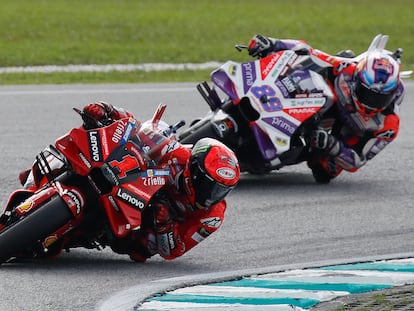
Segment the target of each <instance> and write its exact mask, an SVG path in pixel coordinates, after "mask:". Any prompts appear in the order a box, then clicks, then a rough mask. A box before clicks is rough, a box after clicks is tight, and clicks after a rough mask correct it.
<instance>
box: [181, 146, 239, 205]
mask: <svg viewBox="0 0 414 311" xmlns="http://www.w3.org/2000/svg"><path fill="white" fill-rule="evenodd" d="M189 176H190V180H191V186H192V188H193V189H192V190H193V191H190V192H191V193H188V194H189V197H190V201H191V203H192V204H193V205H194V206H196V207H197V208H205V207H209V206H211V205H213V204H215V203H217V202H220V201H221V200H223V199H224V197H225V196H226V195H227V194H229V192H230V191H231V190H232V189H234V187H235V186H236V185H237V183H238V181H239V178H240V167H239V163H238V161H237V158H236V156H235V154H234V152H233V151H232V150H230V149H229V148H228V147H227V146H225V145H224V144H223V143H221V142H219V141H218V140H216V139H213V138H202V139H200V140H199V141H197V143H195V144H194V146H193V148H192V152H191V156H190V159H189Z"/></svg>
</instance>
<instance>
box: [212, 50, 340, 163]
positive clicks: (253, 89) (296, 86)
mask: <svg viewBox="0 0 414 311" xmlns="http://www.w3.org/2000/svg"><path fill="white" fill-rule="evenodd" d="M301 57H302V58H299V57H298V56H297V55H296V53H295V52H294V51H290V50H286V51H280V52H277V53H273V54H271V55H269V56H267V57H264V58H261V59H259V60H256V61H254V62H246V63H236V62H231V61H229V62H226V63H224V64H223V65H222V66H221V67H220V68H219V69H217V70H215V71H213V72H212V74H211V79H212V81H213V83H214V84H215V85H216V86H217V87H219V88H220V89H221V90H222V91H223V92H224V93H226V94H227V95H228V96H229V97H230V98H231V99H232V100H233V101H235V102H238V101H240V99H241V98H243V97H248V98H249V99H250V102H251V104H252V106H253V107H254V109H256V110H257V111H258V112H259V113H260V118H259V119H258V120H256V121H255V122H251V129H252V132H253V135H254V136H255V139H256V142H257V143H258V146H259V150H260V152H261V154H262V156H263V158H264V159H265V160H269V161H271V160H273V159H275V158H277V157H278V156H280V155H281V154H283V153H284V152H286V151H288V150H289V149H290V144H291V139H292V136H293V135H294V134H295V131H296V130H297V129H298V128H299V127H300V125H301V124H302V123H303V122H305V121H306V120H308V119H309V118H311V117H312V116H314V115H315V114H317V113H318V112H320V113H322V112H325V111H326V110H327V109H328V108H329V107H330V106H331V105H332V99H333V93H332V91H331V90H330V88H329V86H327V84H326V82H324V80H323V78H322V76H321V75H319V74H318V73H316V72H313V71H310V70H306V69H294V68H301V67H300V65H299V63H300V62H303V60H304V58H303V57H304V56H301ZM306 57H307V56H306Z"/></svg>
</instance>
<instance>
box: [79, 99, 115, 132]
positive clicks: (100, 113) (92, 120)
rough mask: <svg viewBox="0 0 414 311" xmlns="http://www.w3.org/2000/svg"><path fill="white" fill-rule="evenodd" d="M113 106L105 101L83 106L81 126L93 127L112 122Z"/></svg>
mask: <svg viewBox="0 0 414 311" xmlns="http://www.w3.org/2000/svg"><path fill="white" fill-rule="evenodd" d="M113 112H114V108H113V106H112V105H110V104H107V103H105V102H96V103H90V104H88V105H86V106H85V107H84V108H83V113H84V115H83V116H82V119H83V121H84V124H83V126H84V127H85V128H86V129H93V128H96V127H100V126H105V125H108V124H110V123H112V119H111V117H112V114H113Z"/></svg>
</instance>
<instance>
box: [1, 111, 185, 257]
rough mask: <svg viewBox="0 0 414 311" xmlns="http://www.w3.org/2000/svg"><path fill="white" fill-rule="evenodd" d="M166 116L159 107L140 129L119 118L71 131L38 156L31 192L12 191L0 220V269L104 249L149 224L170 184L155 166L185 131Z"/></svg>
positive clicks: (163, 171)
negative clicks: (79, 250)
mask: <svg viewBox="0 0 414 311" xmlns="http://www.w3.org/2000/svg"><path fill="white" fill-rule="evenodd" d="M165 109H166V106H165V105H160V106H158V108H157V110H156V111H155V113H154V115H153V117H152V119H151V120H148V121H145V122H143V123H141V122H139V121H138V120H135V119H133V118H124V119H120V120H117V121H115V122H113V123H112V124H109V125H104V124H98V125H100V126H101V127H98V128H96V129H92V130H86V129H84V128H83V127H79V128H74V129H72V130H71V131H70V132H69V133H67V134H66V135H64V136H63V137H61V138H59V139H57V140H56V142H55V144H54V145H50V146H49V147H48V148H46V149H45V150H43V151H42V152H40V153H39V154H38V155H37V156H36V160H35V162H34V164H33V166H32V168H31V172H30V175H29V178H31V180H32V181H33V186H31V187H29V188H27V189H19V190H16V191H14V192H13V193H12V194H11V195H10V197H9V199H8V202H7V204H6V207H5V209H4V211H3V212H2V214H1V216H0V264H1V263H4V262H6V261H9V260H10V259H11V258H17V259H19V258H36V257H45V256H48V257H49V256H57V255H59V254H60V252H61V251H62V250H63V249H66V250H69V249H70V248H75V247H85V248H89V249H91V248H96V249H102V248H104V247H105V246H108V245H111V242H112V241H113V240H114V239H120V238H121V239H122V238H123V237H125V236H126V235H128V234H129V233H130V232H131V231H133V230H139V229H140V227H141V225H142V222H143V221H144V219H150V220H152V219H151V217H145V218H144V217H143V215H144V214H145V213H147V214H149V215H152V214H151V213H150V212H148V211H150V210H151V206H152V205H153V204H154V203H156V201H157V199H158V197H159V193H160V190H161V189H162V188H163V187H164V186H165V185H167V184H168V183H170V182H171V181H170V178H169V177H170V172H169V170H168V169H165V168H163V167H161V166H160V165H158V163H157V161H158V159H159V158H160V157H161V156H163V155H164V154H165V153H167V152H169V151H171V150H174V149H175V148H178V147H179V146H180V144H179V143H178V142H177V141H176V140H175V136H174V133H175V131H176V130H177V129H178V128H179V127H181V126H182V125H184V122H183V121H180V122H178V123H176V124H175V125H171V126H168V125H167V124H166V123H165V122H163V121H161V117H162V115H163V113H164V111H165ZM74 110H75V111H76V112H78V113H79V114H80V115H81V116H82V118H83V119H84V120H85V118H88V116H87V115H86V114H85V113H83V112H82V111H81V110H79V109H76V108H74ZM98 123H99V122H98ZM145 221H148V220H145Z"/></svg>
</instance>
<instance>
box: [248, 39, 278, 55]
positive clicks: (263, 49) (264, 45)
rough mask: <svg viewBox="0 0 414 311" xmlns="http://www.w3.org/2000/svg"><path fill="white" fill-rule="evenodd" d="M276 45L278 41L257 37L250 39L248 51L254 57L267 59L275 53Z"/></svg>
mask: <svg viewBox="0 0 414 311" xmlns="http://www.w3.org/2000/svg"><path fill="white" fill-rule="evenodd" d="M275 44H276V39H273V38H268V37H265V36H262V35H255V36H253V38H252V39H250V42H249V45H248V48H247V50H248V52H249V55H250V56H252V57H256V56H258V57H265V56H267V55H269V54H270V53H271V52H273V48H274V46H275Z"/></svg>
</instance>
